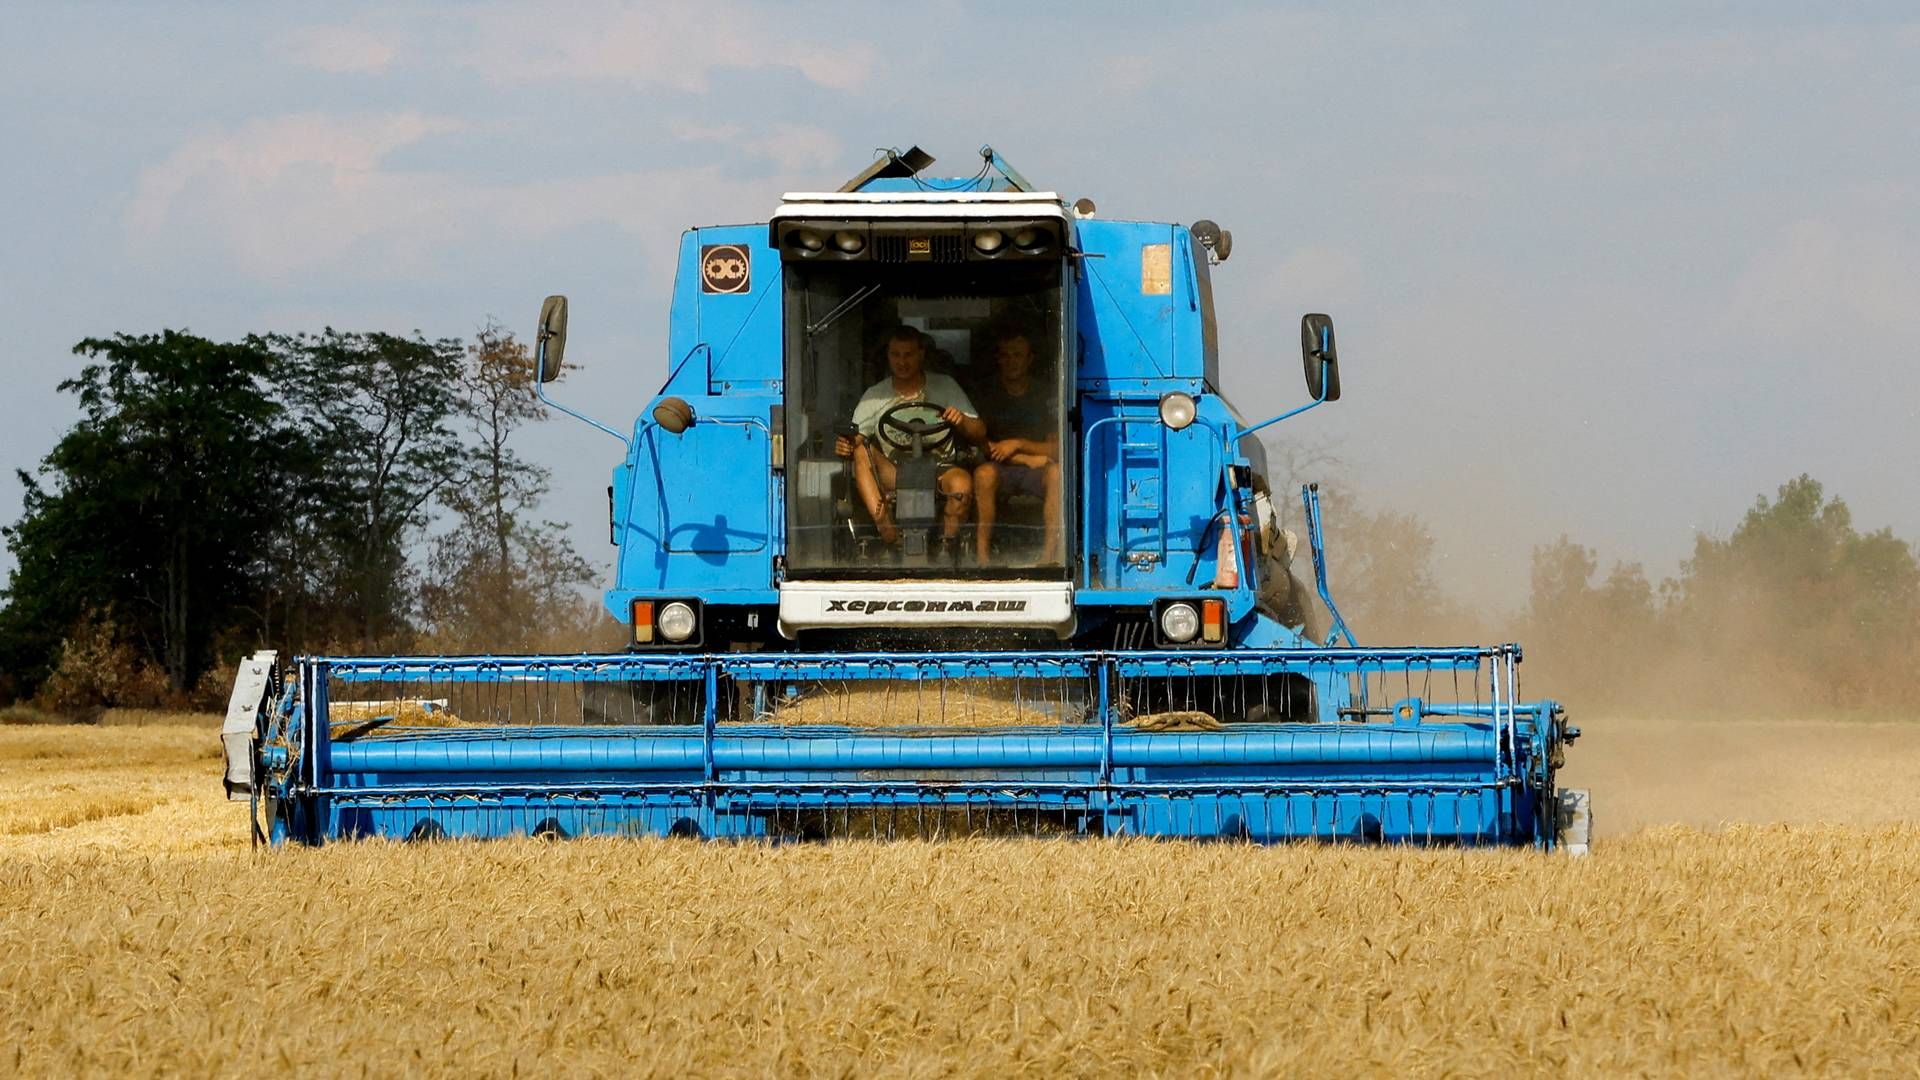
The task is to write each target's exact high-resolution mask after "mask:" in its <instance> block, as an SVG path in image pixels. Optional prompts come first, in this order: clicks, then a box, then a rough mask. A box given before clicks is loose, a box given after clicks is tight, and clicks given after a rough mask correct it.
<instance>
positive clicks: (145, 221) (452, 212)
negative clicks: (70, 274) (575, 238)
mask: <svg viewBox="0 0 1920 1080" xmlns="http://www.w3.org/2000/svg"><path fill="white" fill-rule="evenodd" d="M463 128H464V125H463V124H462V123H461V122H459V121H457V120H454V119H451V118H448V117H442V116H432V115H426V114H422V113H418V112H400V113H391V114H383V115H360V116H334V115H328V114H321V113H300V114H294V115H288V116H280V117H274V118H270V119H263V120H257V121H254V122H251V123H248V124H244V125H241V126H240V127H237V128H234V129H230V130H223V131H216V132H212V133H208V134H203V135H200V136H197V137H195V138H193V139H191V140H189V141H188V142H186V143H185V144H183V145H182V146H180V147H179V148H178V149H176V150H175V151H174V152H173V153H171V154H169V155H168V156H167V157H166V158H165V159H164V160H163V161H161V162H159V163H158V164H156V165H153V166H150V167H148V168H147V169H145V170H143V171H142V172H141V174H140V176H139V179H138V182H137V185H136V189H135V192H134V194H133V197H132V198H131V200H130V201H129V202H128V204H127V207H126V211H125V217H124V221H125V225H126V229H127V234H128V238H129V241H130V243H131V246H132V247H133V249H134V251H135V252H136V253H137V254H141V255H144V256H146V257H148V258H150V259H152V260H154V261H157V262H163V263H167V264H169V265H174V264H178V263H180V262H182V261H191V260H193V259H202V260H213V261H221V262H230V263H232V264H234V265H235V266H237V267H238V268H239V269H240V270H241V271H242V272H244V273H246V274H248V275H249V276H252V277H255V278H260V279H265V280H268V281H285V280H288V279H290V278H293V277H296V276H305V275H310V274H313V273H323V272H330V271H346V272H349V273H351V274H352V275H354V276H355V277H356V278H378V279H395V278H400V277H411V276H418V275H436V274H444V273H447V272H450V271H451V270H452V269H453V268H454V267H455V265H456V264H457V263H458V261H459V260H460V259H461V258H463V257H465V256H464V255H463V253H465V252H471V251H472V250H474V249H475V247H476V246H477V247H479V248H482V249H485V248H488V247H493V248H496V249H497V248H499V247H501V246H502V245H513V244H523V243H524V242H526V241H528V240H530V239H534V238H538V237H543V236H547V235H550V234H552V233H555V232H557V231H560V230H565V229H571V228H576V227H580V226H584V225H593V224H599V225H604V226H607V227H610V228H613V229H618V230H620V231H622V232H625V233H629V234H632V235H635V236H637V237H640V238H642V239H643V241H644V242H645V243H648V244H655V245H659V246H661V247H663V248H669V247H671V245H672V244H673V242H674V239H675V237H676V236H677V235H678V233H679V232H680V230H681V228H682V227H684V225H685V224H686V223H687V222H689V221H696V220H705V219H709V218H713V217H716V216H737V215H738V208H739V207H741V206H759V205H761V204H765V203H769V202H770V200H771V196H770V195H769V190H770V189H769V187H768V182H767V180H766V178H764V177H762V178H758V179H742V178H740V177H738V176H737V175H735V174H736V173H737V172H738V171H739V170H737V169H730V168H728V167H727V166H726V165H725V164H723V163H716V164H711V165H705V166H699V167H676V168H659V169H642V170H631V171H625V172H618V173H608V174H601V175H587V176H577V177H561V178H551V179H546V178H543V179H539V180H532V181H519V182H515V181H500V180H493V181H487V180H476V179H473V178H472V176H470V175H469V174H468V173H466V172H464V171H461V170H457V169H456V170H454V171H431V170H408V169H403V168H396V167H394V166H393V165H392V163H391V162H390V161H389V159H390V158H391V157H392V156H393V155H394V154H395V153H396V152H397V151H401V150H404V149H406V148H409V147H412V146H415V145H417V144H419V143H421V142H423V141H425V140H427V139H430V138H432V137H434V136H437V135H443V134H448V133H452V132H456V131H460V130H463ZM807 137H808V136H806V135H805V134H804V133H798V134H796V133H793V132H787V133H779V132H776V133H774V134H773V135H769V136H763V137H760V138H759V139H758V140H748V141H749V142H750V143H752V142H756V141H757V142H758V143H761V144H765V146H764V148H763V149H762V150H759V151H756V152H758V153H763V154H766V155H768V156H770V157H773V158H775V160H786V161H795V160H810V157H809V154H810V153H811V152H810V151H806V150H804V149H803V148H802V147H801V143H803V142H804V141H805V139H806V138H807ZM790 140H791V141H792V144H791V145H789V141H790ZM721 210H727V211H730V213H729V214H726V215H722V214H719V213H718V212H719V211H721Z"/></svg>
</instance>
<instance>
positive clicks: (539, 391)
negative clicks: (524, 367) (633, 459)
mask: <svg viewBox="0 0 1920 1080" xmlns="http://www.w3.org/2000/svg"><path fill="white" fill-rule="evenodd" d="M546 351H547V350H546V343H545V342H541V345H540V352H541V357H540V360H541V361H544V360H545V359H546V356H545V354H546ZM539 370H540V368H539V367H538V366H536V367H535V368H534V371H535V372H536V373H537V372H538V371H539ZM533 396H534V397H537V398H539V399H540V400H541V401H542V402H544V403H545V404H547V405H550V406H552V407H553V408H556V409H558V410H560V411H561V412H563V413H566V414H567V415H568V416H571V417H573V418H574V419H575V420H578V421H580V422H581V423H584V424H590V425H592V426H593V427H597V428H599V429H600V430H601V431H604V432H606V433H607V434H609V435H611V436H613V437H614V438H616V439H619V440H620V445H621V446H624V447H626V448H627V452H628V453H629V454H631V453H632V452H633V444H632V443H631V442H629V441H627V437H626V436H625V435H622V434H620V433H619V432H617V431H615V430H613V429H612V428H610V427H608V426H607V425H605V424H603V423H601V422H600V421H598V420H595V419H594V418H593V417H591V416H586V415H584V414H582V413H578V412H575V411H574V410H572V409H569V408H567V407H566V406H565V405H562V404H560V403H559V402H557V401H555V400H553V399H552V398H550V397H548V396H547V384H546V383H543V382H541V381H540V380H539V378H538V377H537V375H536V377H535V378H534V380H533Z"/></svg>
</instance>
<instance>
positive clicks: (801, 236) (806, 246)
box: [787, 229, 827, 251]
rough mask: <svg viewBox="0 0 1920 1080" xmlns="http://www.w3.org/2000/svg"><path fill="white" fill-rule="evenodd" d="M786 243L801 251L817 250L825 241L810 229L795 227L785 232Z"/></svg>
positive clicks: (825, 244)
mask: <svg viewBox="0 0 1920 1080" xmlns="http://www.w3.org/2000/svg"><path fill="white" fill-rule="evenodd" d="M787 243H789V244H792V245H793V246H794V247H797V248H800V249H802V250H803V251H819V250H820V249H821V248H823V247H826V246H827V241H826V239H825V238H824V237H822V236H821V235H820V234H819V233H817V232H814V231H813V230H812V229H795V230H794V231H793V232H790V233H788V234H787Z"/></svg>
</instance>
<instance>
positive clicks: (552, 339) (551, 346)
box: [534, 296, 567, 383]
mask: <svg viewBox="0 0 1920 1080" xmlns="http://www.w3.org/2000/svg"><path fill="white" fill-rule="evenodd" d="M566 354H567V298H566V297H564V296H549V297H547V299H546V302H545V303H542V304H541V305H540V329H539V330H538V331H537V332H536V333H535V334H534V355H535V356H536V357H538V362H539V365H540V370H539V372H538V374H539V377H540V381H541V382H543V383H550V382H552V381H553V380H555V379H557V378H559V377H560V361H561V359H562V358H563V357H565V356H566Z"/></svg>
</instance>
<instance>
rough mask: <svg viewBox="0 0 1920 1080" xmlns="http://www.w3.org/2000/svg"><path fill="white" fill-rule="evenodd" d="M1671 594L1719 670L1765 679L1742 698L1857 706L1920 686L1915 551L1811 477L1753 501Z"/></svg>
mask: <svg viewBox="0 0 1920 1080" xmlns="http://www.w3.org/2000/svg"><path fill="white" fill-rule="evenodd" d="M1673 592H1674V595H1673V599H1672V603H1671V608H1672V610H1671V612H1670V617H1671V621H1672V622H1673V624H1674V628H1675V630H1676V632H1677V633H1678V634H1680V635H1682V636H1683V637H1684V638H1685V639H1686V640H1687V641H1688V642H1689V643H1691V644H1692V645H1693V646H1694V647H1695V648H1697V649H1699V650H1700V651H1701V652H1702V653H1703V654H1704V655H1705V656H1706V657H1707V658H1708V659H1709V660H1710V661H1712V662H1715V663H1718V664H1724V665H1728V666H1734V667H1736V669H1755V670H1760V671H1764V672H1765V675H1764V676H1763V677H1761V678H1760V679H1759V680H1758V681H1757V682H1755V683H1754V684H1752V685H1749V686H1747V687H1746V688H1745V689H1746V691H1747V693H1746V694H1745V695H1744V696H1747V697H1750V698H1758V699H1760V700H1762V701H1764V700H1766V699H1767V698H1777V699H1779V700H1785V701H1797V702H1809V703H1821V704H1833V705H1842V706H1859V705H1866V704H1872V703H1875V702H1880V701H1886V700H1891V699H1892V698H1893V697H1894V696H1896V695H1902V694H1906V693H1910V692H1911V691H1912V690H1914V689H1916V683H1917V682H1920V673H1917V672H1916V671H1915V670H1914V663H1913V662H1914V660H1915V658H1916V657H1920V563H1916V560H1915V557H1914V551H1913V549H1912V547H1911V546H1909V545H1908V544H1907V543H1905V542H1904V541H1902V540H1900V539H1898V538H1897V537H1895V536H1894V535H1893V533H1892V531H1891V530H1888V529H1880V530H1877V531H1875V532H1871V533H1866V534H1862V533H1860V532H1858V531H1856V530H1855V529H1854V526H1853V515H1852V513H1851V512H1850V511H1849V510H1848V509H1847V505H1846V503H1845V502H1843V501H1841V500H1840V499H1839V498H1828V497H1827V495H1826V492H1825V489H1824V488H1822V486H1821V485H1820V483H1819V481H1817V480H1814V479H1813V478H1812V477H1809V476H1805V475H1802V476H1800V477H1798V478H1796V479H1794V480H1791V481H1788V482H1787V483H1785V484H1782V485H1781V486H1780V489H1779V492H1778V495H1777V497H1776V498H1775V499H1773V500H1772V501H1769V500H1767V499H1766V498H1765V497H1762V498H1760V499H1758V500H1756V501H1755V503H1754V505H1753V507H1752V509H1750V510H1748V511H1747V515H1746V517H1745V518H1744V519H1743V520H1742V521H1741V522H1740V525H1739V527H1737V528H1736V529H1734V531H1733V533H1732V535H1730V536H1728V537H1727V538H1726V539H1724V540H1717V539H1713V538H1710V537H1701V538H1699V539H1698V540H1697V541H1696V542H1695V544H1694V553H1693V558H1691V559H1689V560H1687V562H1686V564H1685V565H1684V566H1683V567H1682V569H1681V574H1680V577H1679V579H1678V581H1677V582H1676V584H1675V588H1674V590H1673ZM1756 660H1758V661H1759V663H1757V664H1756V663H1755V661H1756Z"/></svg>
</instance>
